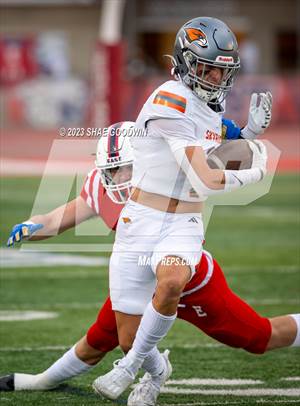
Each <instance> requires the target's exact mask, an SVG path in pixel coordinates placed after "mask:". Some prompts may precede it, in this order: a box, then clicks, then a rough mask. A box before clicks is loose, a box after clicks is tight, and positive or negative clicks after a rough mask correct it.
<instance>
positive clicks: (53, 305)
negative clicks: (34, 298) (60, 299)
mask: <svg viewBox="0 0 300 406" xmlns="http://www.w3.org/2000/svg"><path fill="white" fill-rule="evenodd" d="M102 304H103V303H101V302H92V303H79V302H71V303H39V304H36V303H22V304H21V305H20V304H17V305H10V308H9V309H6V310H20V309H21V308H23V309H28V308H34V307H37V308H38V309H43V310H52V309H91V308H98V309H100V307H101V306H102Z"/></svg>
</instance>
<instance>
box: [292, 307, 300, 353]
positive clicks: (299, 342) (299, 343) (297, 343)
mask: <svg viewBox="0 0 300 406" xmlns="http://www.w3.org/2000/svg"><path fill="white" fill-rule="evenodd" d="M290 316H291V317H292V318H293V319H294V320H295V322H296V324H297V334H296V338H295V340H294V342H293V344H292V345H291V347H300V313H298V314H290Z"/></svg>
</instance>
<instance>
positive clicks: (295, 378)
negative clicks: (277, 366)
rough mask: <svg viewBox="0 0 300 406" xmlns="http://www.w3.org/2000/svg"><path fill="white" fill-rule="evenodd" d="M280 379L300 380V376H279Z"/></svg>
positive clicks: (288, 380)
mask: <svg viewBox="0 0 300 406" xmlns="http://www.w3.org/2000/svg"><path fill="white" fill-rule="evenodd" d="M281 381H287V382H297V381H300V376H287V377H286V378H281Z"/></svg>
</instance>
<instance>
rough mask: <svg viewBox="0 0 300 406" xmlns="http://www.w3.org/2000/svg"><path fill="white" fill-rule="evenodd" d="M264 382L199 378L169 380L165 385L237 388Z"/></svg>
mask: <svg viewBox="0 0 300 406" xmlns="http://www.w3.org/2000/svg"><path fill="white" fill-rule="evenodd" d="M263 383H264V381H260V380H255V379H225V378H220V379H199V378H190V379H170V380H169V381H167V382H166V385H189V386H200V385H207V386H237V385H260V384H263Z"/></svg>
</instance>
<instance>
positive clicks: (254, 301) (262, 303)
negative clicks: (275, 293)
mask: <svg viewBox="0 0 300 406" xmlns="http://www.w3.org/2000/svg"><path fill="white" fill-rule="evenodd" d="M243 299H244V300H245V302H247V303H248V304H252V305H259V306H267V305H269V306H274V305H299V304H300V299H284V298H281V299H280V298H278V299H275V298H274V299H273V298H266V299H253V298H243Z"/></svg>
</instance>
